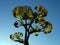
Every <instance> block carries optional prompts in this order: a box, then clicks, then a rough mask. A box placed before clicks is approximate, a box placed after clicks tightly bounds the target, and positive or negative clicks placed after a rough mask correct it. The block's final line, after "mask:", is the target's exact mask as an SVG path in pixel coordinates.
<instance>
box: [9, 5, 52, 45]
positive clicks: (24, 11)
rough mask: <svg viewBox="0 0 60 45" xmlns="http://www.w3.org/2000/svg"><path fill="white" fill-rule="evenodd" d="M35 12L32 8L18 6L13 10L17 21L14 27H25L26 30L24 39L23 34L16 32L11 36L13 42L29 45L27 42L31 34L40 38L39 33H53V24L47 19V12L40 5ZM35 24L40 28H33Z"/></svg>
mask: <svg viewBox="0 0 60 45" xmlns="http://www.w3.org/2000/svg"><path fill="white" fill-rule="evenodd" d="M35 10H36V11H35V12H34V11H33V10H32V8H31V7H30V6H17V7H15V8H14V9H13V11H12V13H13V16H14V17H15V18H16V19H17V21H16V22H15V23H14V26H15V27H16V28H19V26H23V27H24V28H25V35H24V38H23V33H21V32H15V33H14V34H11V35H10V39H11V40H14V41H16V42H20V43H23V44H25V45H28V44H26V42H28V41H26V40H29V36H30V35H31V34H34V35H35V36H38V35H39V32H43V33H44V34H48V33H50V32H51V31H52V24H51V23H50V22H47V21H46V19H45V17H46V16H47V10H46V9H45V8H44V7H43V6H40V5H37V6H36V7H35ZM33 23H35V24H38V25H39V26H38V25H36V26H33V25H32V24H33Z"/></svg>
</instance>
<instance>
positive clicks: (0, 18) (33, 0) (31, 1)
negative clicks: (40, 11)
mask: <svg viewBox="0 0 60 45" xmlns="http://www.w3.org/2000/svg"><path fill="white" fill-rule="evenodd" d="M25 5H27V6H31V7H32V9H33V10H34V7H35V6H36V5H42V6H44V7H45V8H46V9H47V10H48V14H47V16H46V20H47V21H49V22H51V23H52V26H53V29H52V32H51V33H50V34H47V35H46V34H44V33H40V34H39V36H38V37H35V36H34V35H31V36H30V39H29V43H30V45H60V21H59V20H60V6H59V5H60V0H0V45H23V44H21V43H17V42H14V41H12V40H10V38H9V36H10V34H13V33H14V32H18V31H20V32H23V33H24V29H23V28H22V27H20V28H15V27H14V26H13V23H14V22H15V21H16V19H15V18H14V17H13V16H12V10H13V9H14V8H15V7H16V6H25Z"/></svg>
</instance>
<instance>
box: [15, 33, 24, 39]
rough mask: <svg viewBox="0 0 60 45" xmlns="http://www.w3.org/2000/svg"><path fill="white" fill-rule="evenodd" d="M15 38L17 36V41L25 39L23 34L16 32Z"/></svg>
mask: <svg viewBox="0 0 60 45" xmlns="http://www.w3.org/2000/svg"><path fill="white" fill-rule="evenodd" d="M14 36H15V37H16V38H17V39H20V38H22V37H23V34H22V33H20V32H15V33H14Z"/></svg>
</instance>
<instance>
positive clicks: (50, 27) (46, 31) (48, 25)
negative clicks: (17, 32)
mask: <svg viewBox="0 0 60 45" xmlns="http://www.w3.org/2000/svg"><path fill="white" fill-rule="evenodd" d="M51 31H52V24H51V23H50V22H46V24H45V28H44V33H45V34H47V33H50V32H51Z"/></svg>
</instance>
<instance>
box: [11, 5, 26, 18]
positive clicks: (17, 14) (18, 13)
mask: <svg viewBox="0 0 60 45" xmlns="http://www.w3.org/2000/svg"><path fill="white" fill-rule="evenodd" d="M24 12H25V7H23V6H17V7H15V8H14V10H13V11H12V13H13V16H14V17H15V18H19V19H20V18H21V17H22V16H23V15H24Z"/></svg>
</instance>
